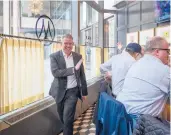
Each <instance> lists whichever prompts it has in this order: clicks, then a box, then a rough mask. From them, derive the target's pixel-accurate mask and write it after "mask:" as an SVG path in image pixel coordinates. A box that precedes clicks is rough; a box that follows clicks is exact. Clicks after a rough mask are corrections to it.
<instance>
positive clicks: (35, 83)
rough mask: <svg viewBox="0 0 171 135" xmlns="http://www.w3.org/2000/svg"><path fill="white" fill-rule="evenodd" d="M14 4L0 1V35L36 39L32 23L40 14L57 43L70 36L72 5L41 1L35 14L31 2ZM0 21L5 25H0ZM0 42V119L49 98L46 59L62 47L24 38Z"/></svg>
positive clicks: (47, 63) (64, 2)
mask: <svg viewBox="0 0 171 135" xmlns="http://www.w3.org/2000/svg"><path fill="white" fill-rule="evenodd" d="M37 1H39V0H37ZM4 2H5V7H9V8H6V12H3V7H4ZM15 2H17V3H14V1H13V2H6V1H0V33H3V34H11V35H19V36H25V37H29V38H36V34H35V23H36V21H37V18H38V17H39V16H40V15H43V14H46V15H47V16H49V17H50V18H52V21H53V23H54V25H55V30H56V39H59V40H61V37H62V36H63V34H67V33H71V18H72V17H71V11H72V9H71V1H58V0H56V1H42V0H40V1H39V2H40V3H39V6H40V5H42V8H41V6H40V7H38V8H39V9H35V11H34V10H30V8H31V7H30V4H34V2H35V1H34V0H31V1H15ZM19 5H20V6H21V7H19ZM51 6H52V8H51ZM32 8H33V7H32ZM33 9H34V8H33ZM18 13H21V14H18ZM4 16H5V17H4ZM3 17H4V18H5V19H6V20H5V22H7V23H4V22H3V21H4V20H3V19H4V18H3ZM15 17H16V18H15ZM14 18H15V19H16V22H15V23H13V22H14ZM20 22H21V23H20ZM14 26H15V27H14ZM40 28H41V27H40ZM4 32H5V33H4ZM2 41H3V42H0V54H1V57H0V115H3V114H4V113H8V112H10V111H13V110H15V109H18V108H21V107H23V106H26V105H27V104H30V103H32V102H35V101H37V100H40V99H43V98H44V97H46V96H49V89H50V86H51V83H52V80H53V76H52V74H51V71H50V58H49V55H50V54H51V53H53V52H54V51H57V50H60V49H61V44H54V43H53V44H51V45H49V46H44V44H46V42H44V43H43V42H39V41H35V40H26V39H23V38H21V39H18V38H9V39H8V38H5V37H4V38H3V40H2ZM4 67H5V68H4ZM26 71H27V72H26ZM14 80H15V81H14Z"/></svg>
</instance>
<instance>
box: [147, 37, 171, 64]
mask: <svg viewBox="0 0 171 135" xmlns="http://www.w3.org/2000/svg"><path fill="white" fill-rule="evenodd" d="M145 52H146V53H149V54H151V55H153V56H155V57H157V58H158V59H160V60H161V61H162V62H163V64H168V58H169V44H168V42H167V41H166V40H165V39H164V38H162V37H153V38H151V39H150V40H149V41H147V43H146V48H145Z"/></svg>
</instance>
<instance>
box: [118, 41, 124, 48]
mask: <svg viewBox="0 0 171 135" xmlns="http://www.w3.org/2000/svg"><path fill="white" fill-rule="evenodd" d="M117 46H118V49H119V50H121V49H122V46H123V45H122V43H121V42H118V43H117Z"/></svg>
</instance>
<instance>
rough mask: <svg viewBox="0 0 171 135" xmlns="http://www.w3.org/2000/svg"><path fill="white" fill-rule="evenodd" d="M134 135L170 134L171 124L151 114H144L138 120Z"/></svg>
mask: <svg viewBox="0 0 171 135" xmlns="http://www.w3.org/2000/svg"><path fill="white" fill-rule="evenodd" d="M133 135H170V126H169V124H168V125H166V124H164V123H163V122H162V121H161V120H160V119H157V118H154V117H152V116H150V115H142V116H140V118H139V119H138V121H137V124H136V127H135V129H134V132H133Z"/></svg>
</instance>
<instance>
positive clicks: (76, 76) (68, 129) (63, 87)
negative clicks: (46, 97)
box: [49, 34, 88, 135]
mask: <svg viewBox="0 0 171 135" xmlns="http://www.w3.org/2000/svg"><path fill="white" fill-rule="evenodd" d="M73 45H74V43H73V37H72V35H70V34H67V35H65V36H64V37H63V42H62V50H60V51H57V52H55V53H53V54H51V55H50V60H51V72H52V74H53V76H54V80H53V82H52V85H51V89H50V92H49V94H50V95H51V96H52V97H53V98H54V99H55V101H56V104H57V111H58V114H59V118H60V120H61V122H62V123H63V135H73V122H74V116H75V110H76V104H77V100H78V98H80V99H83V100H85V99H86V96H87V94H88V92H87V83H86V78H85V73H84V67H83V63H82V61H83V60H82V56H81V55H80V54H78V53H75V52H72V49H73Z"/></svg>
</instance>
